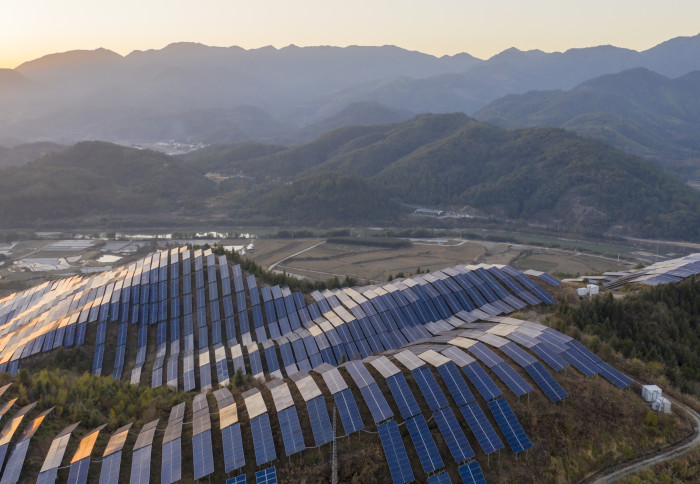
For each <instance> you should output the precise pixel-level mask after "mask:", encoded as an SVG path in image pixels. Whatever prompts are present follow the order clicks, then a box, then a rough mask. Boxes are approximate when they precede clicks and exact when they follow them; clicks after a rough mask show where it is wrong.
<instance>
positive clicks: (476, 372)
mask: <svg viewBox="0 0 700 484" xmlns="http://www.w3.org/2000/svg"><path fill="white" fill-rule="evenodd" d="M462 371H464V374H465V375H467V378H469V381H470V382H472V385H474V386H475V387H476V389H477V391H478V392H479V393H480V394H481V396H482V397H484V400H487V401H488V400H492V399H494V398H496V397H499V396H501V395H502V394H503V393H502V392H501V390H500V388H498V387H497V386H496V384H495V383H494V382H493V380H492V379H491V377H490V376H488V375H487V374H486V372H485V371H484V369H483V368H482V367H481V366H479V364H478V363H477V362H474V363H470V364H469V365H467V366H465V367H463V368H462Z"/></svg>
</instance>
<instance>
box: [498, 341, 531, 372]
mask: <svg viewBox="0 0 700 484" xmlns="http://www.w3.org/2000/svg"><path fill="white" fill-rule="evenodd" d="M499 349H500V350H501V351H503V352H504V353H505V354H507V355H508V356H509V357H510V358H511V359H512V360H513V361H515V362H516V363H517V364H518V365H520V366H522V367H523V368H525V367H526V366H529V365H532V364H533V363H535V362H536V361H537V360H536V359H535V358H533V357H532V356H531V355H530V354H529V353H528V352H527V351H525V350H523V349H522V348H521V347H520V346H518V345H516V344H515V343H506V344H504V345H503V346H501V347H500V348H499Z"/></svg>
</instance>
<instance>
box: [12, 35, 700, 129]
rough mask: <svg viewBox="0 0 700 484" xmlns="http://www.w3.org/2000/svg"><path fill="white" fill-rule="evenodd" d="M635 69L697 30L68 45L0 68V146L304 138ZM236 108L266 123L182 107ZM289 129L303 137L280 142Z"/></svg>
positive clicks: (677, 70)
mask: <svg viewBox="0 0 700 484" xmlns="http://www.w3.org/2000/svg"><path fill="white" fill-rule="evenodd" d="M634 67H645V68H647V69H650V70H652V71H654V72H657V73H659V74H662V75H664V76H671V77H678V76H681V75H684V74H686V73H688V72H691V71H693V70H700V36H695V37H684V38H677V39H672V40H669V41H667V42H664V43H662V44H660V45H658V46H656V47H654V48H652V49H649V50H646V51H643V52H636V51H631V50H627V49H620V48H616V47H611V46H602V47H591V48H584V49H571V50H568V51H566V52H563V53H544V52H541V51H530V52H522V51H519V50H517V49H508V50H506V51H504V52H502V53H500V54H498V55H495V56H493V57H492V58H490V59H488V60H480V59H476V58H474V57H472V56H470V55H469V54H457V55H454V56H444V57H440V58H438V57H435V56H431V55H427V54H422V53H420V52H413V51H408V50H405V49H401V48H398V47H395V46H382V47H361V46H350V47H344V48H340V47H296V46H288V47H285V48H282V49H276V48H273V47H263V48H260V49H251V50H245V49H242V48H240V47H235V46H234V47H226V48H224V47H208V46H204V45H201V44H192V43H178V44H171V45H169V46H167V47H165V48H163V49H160V50H149V51H134V52H132V53H130V54H129V55H127V56H120V55H118V54H116V53H114V52H111V51H108V50H106V49H97V50H95V51H73V52H67V53H63V54H52V55H49V56H45V57H42V58H40V59H35V60H32V61H28V62H25V63H23V64H22V65H20V66H18V67H17V68H16V69H15V70H12V71H11V72H12V73H14V74H17V75H14V76H11V75H10V74H9V73H0V85H1V86H3V89H2V90H0V133H2V135H0V143H2V142H3V137H4V138H6V139H11V140H18V139H19V140H25V141H36V140H53V141H58V142H66V143H68V142H74V141H76V140H84V139H104V140H109V141H117V142H121V143H128V142H130V141H139V142H140V141H143V140H146V141H163V136H171V137H176V139H177V140H178V141H183V142H190V141H197V140H202V139H206V140H208V141H207V142H210V143H216V142H232V141H243V140H275V139H280V140H281V139H285V140H289V141H290V142H292V143H299V142H302V141H308V140H309V139H310V138H309V136H311V134H313V135H316V134H321V133H319V132H318V131H313V130H312V133H311V134H307V135H306V137H304V136H303V133H302V132H301V131H300V130H303V129H304V128H306V127H309V126H317V127H319V126H322V123H323V121H324V120H326V119H329V118H332V117H334V116H336V115H337V114H338V113H341V112H342V111H343V110H344V109H346V108H347V107H348V106H350V105H354V104H357V103H363V104H372V103H379V104H381V105H383V106H385V107H386V108H387V109H389V110H395V111H398V112H404V113H407V112H408V113H421V112H433V113H445V112H454V111H462V112H465V113H468V114H469V113H474V112H476V111H477V110H479V109H480V108H483V107H484V106H485V105H486V104H488V103H489V102H490V101H493V100H495V99H497V98H500V97H502V96H504V95H507V94H512V93H524V92H527V91H530V90H533V89H538V90H544V89H570V88H572V87H574V86H576V85H578V84H580V83H581V82H583V81H586V80H588V79H590V78H592V77H595V76H598V75H602V74H608V73H616V72H620V71H622V70H625V69H630V68H634ZM11 77H12V79H10V78H11ZM10 81H11V82H10ZM241 106H248V107H251V108H255V109H258V110H260V111H259V113H260V116H259V118H260V119H262V118H269V120H268V121H266V122H265V123H263V124H262V125H260V126H258V125H255V124H254V125H252V126H251V127H250V128H248V129H238V130H237V132H236V133H234V134H232V133H231V132H229V131H226V130H225V129H224V130H223V131H217V129H209V128H208V127H206V126H203V123H202V122H197V123H191V122H190V121H188V120H190V119H191V117H192V115H191V113H199V114H198V116H200V118H201V119H204V120H206V119H207V116H208V115H209V113H211V117H212V118H216V117H217V116H218V118H219V120H220V121H221V123H228V122H231V123H232V124H238V125H240V124H241V123H246V122H247V121H246V117H245V116H241V117H238V114H235V116H233V117H231V116H229V117H227V118H221V116H220V114H217V113H221V112H228V113H234V112H235V111H236V110H238V109H239V108H240V107H241ZM178 120H180V121H178ZM360 121H363V122H369V120H367V119H365V120H360ZM178 123H179V124H178ZM188 123H189V124H188ZM319 123H321V124H319ZM332 127H333V128H334V127H337V126H335V125H333V126H332ZM295 133H301V135H302V137H301V138H296V139H290V136H292V137H293V135H294V134H295ZM135 135H138V140H135V139H134V136H135Z"/></svg>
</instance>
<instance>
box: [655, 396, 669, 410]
mask: <svg viewBox="0 0 700 484" xmlns="http://www.w3.org/2000/svg"><path fill="white" fill-rule="evenodd" d="M651 408H653V409H654V410H655V411H657V412H663V413H671V402H670V401H669V400H668V398H664V397H659V398H657V399H656V400H655V401H654V402H652V404H651Z"/></svg>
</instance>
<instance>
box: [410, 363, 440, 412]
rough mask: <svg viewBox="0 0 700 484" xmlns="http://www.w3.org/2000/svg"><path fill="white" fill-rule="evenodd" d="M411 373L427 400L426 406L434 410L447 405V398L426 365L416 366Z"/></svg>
mask: <svg viewBox="0 0 700 484" xmlns="http://www.w3.org/2000/svg"><path fill="white" fill-rule="evenodd" d="M411 374H412V375H413V378H414V380H415V381H416V383H417V384H418V388H420V391H421V393H422V394H423V398H424V399H425V401H426V402H427V404H428V407H430V410H432V411H433V412H435V411H436V410H439V409H441V408H444V407H447V405H448V403H447V398H446V397H445V394H444V393H443V392H442V390H441V389H440V386H439V385H438V383H437V380H435V376H433V373H432V372H431V371H430V368H429V367H428V365H423V366H421V367H419V368H416V369H415V370H413V371H411Z"/></svg>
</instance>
